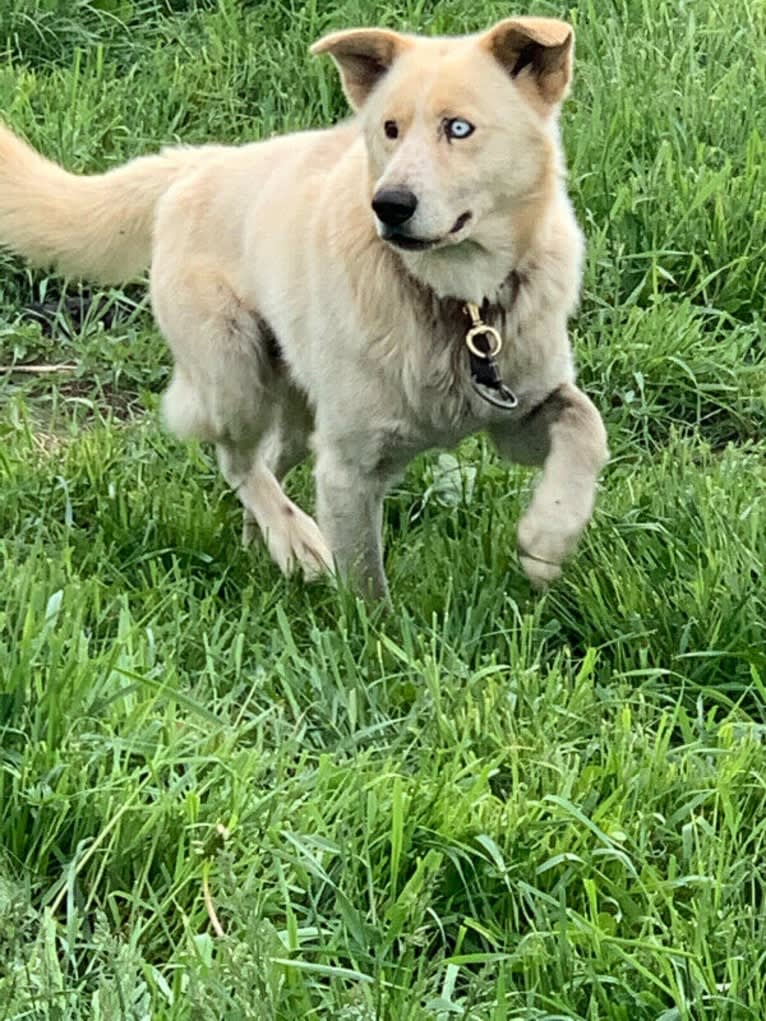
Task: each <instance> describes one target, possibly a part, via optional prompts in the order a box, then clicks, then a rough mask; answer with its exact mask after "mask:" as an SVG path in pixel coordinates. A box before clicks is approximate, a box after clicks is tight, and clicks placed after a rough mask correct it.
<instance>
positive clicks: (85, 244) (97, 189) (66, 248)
mask: <svg viewBox="0 0 766 1021" xmlns="http://www.w3.org/2000/svg"><path fill="white" fill-rule="evenodd" d="M199 153H200V150H199V149H166V150H163V152H162V153H160V155H158V156H142V157H139V158H138V159H135V160H132V161H131V162H130V163H126V164H125V165H124V166H122V167H117V168H116V169H115V170H110V171H109V172H108V173H106V174H94V175H93V176H84V177H83V176H79V175H77V174H70V173H68V171H66V170H64V169H63V168H62V167H59V166H57V165H56V164H55V163H51V162H50V160H47V159H46V158H45V157H44V156H41V155H40V154H39V153H38V152H35V150H34V149H32V148H31V147H30V146H28V145H27V144H26V142H23V141H22V140H21V139H20V138H17V137H16V135H14V134H13V132H11V131H9V130H8V129H7V128H5V127H3V126H2V125H0V245H2V246H5V247H7V248H10V249H12V250H13V251H14V252H17V253H18V254H19V255H23V256H24V257H25V258H26V259H28V260H29V261H30V262H33V263H35V264H37V265H38V266H55V267H56V269H57V270H59V271H60V272H61V273H64V274H67V275H71V276H82V277H87V278H88V279H91V280H97V281H99V282H101V283H119V282H120V281H124V280H129V279H130V278H131V277H134V276H136V275H137V274H138V273H140V272H141V271H142V270H143V269H145V268H146V267H147V266H148V264H149V262H150V260H151V242H152V224H153V220H154V207H155V205H156V203H157V200H158V199H159V198H160V196H161V195H162V194H163V192H165V191H166V190H167V189H168V188H169V187H170V185H171V184H172V183H173V181H174V180H176V178H177V177H179V176H180V175H181V174H182V173H183V172H184V170H186V169H188V168H189V167H190V166H193V165H194V164H195V163H196V162H197V160H198V159H199Z"/></svg>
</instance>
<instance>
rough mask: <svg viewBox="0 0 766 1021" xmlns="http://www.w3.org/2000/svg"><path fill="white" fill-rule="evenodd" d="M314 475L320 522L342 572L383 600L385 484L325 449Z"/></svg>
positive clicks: (367, 593) (385, 587) (319, 453)
mask: <svg viewBox="0 0 766 1021" xmlns="http://www.w3.org/2000/svg"><path fill="white" fill-rule="evenodd" d="M317 446H319V445H317ZM315 476H316V484H317V519H318V521H319V523H320V524H319V527H320V529H321V530H322V534H323V535H324V536H325V539H326V540H327V542H328V544H329V546H330V550H331V551H332V554H333V558H334V560H335V564H336V568H337V570H338V572H339V573H340V575H341V576H342V577H343V578H345V579H347V580H348V581H350V582H351V584H352V585H354V586H355V587H356V588H358V589H359V590H360V591H361V592H362V593H363V594H364V595H365V596H367V597H368V598H371V599H382V598H384V597H385V596H386V595H387V593H388V584H387V582H386V575H385V571H384V570H383V548H382V542H383V537H382V530H383V497H384V495H385V490H386V486H385V483H384V482H383V481H382V480H381V479H380V478H379V477H377V476H376V475H375V474H371V473H369V472H365V471H364V470H362V469H360V468H359V467H358V466H357V465H354V464H353V463H351V462H349V461H348V460H346V459H344V458H343V457H342V455H340V454H339V452H338V451H336V450H334V449H327V448H324V449H323V448H321V447H320V448H319V449H318V450H317V460H316V469H315Z"/></svg>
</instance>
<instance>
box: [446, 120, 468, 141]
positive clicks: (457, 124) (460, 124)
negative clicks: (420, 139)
mask: <svg viewBox="0 0 766 1021" xmlns="http://www.w3.org/2000/svg"><path fill="white" fill-rule="evenodd" d="M444 130H445V131H446V133H447V138H468V136H469V135H472V134H473V132H474V126H473V124H471V122H470V121H466V120H463V118H462V117H449V118H448V119H447V120H446V121H445V122H444Z"/></svg>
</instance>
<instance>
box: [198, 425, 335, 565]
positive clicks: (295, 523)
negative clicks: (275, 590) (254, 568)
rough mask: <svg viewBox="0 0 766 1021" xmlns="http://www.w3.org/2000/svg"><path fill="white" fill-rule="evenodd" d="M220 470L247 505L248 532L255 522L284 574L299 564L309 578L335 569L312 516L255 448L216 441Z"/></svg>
mask: <svg viewBox="0 0 766 1021" xmlns="http://www.w3.org/2000/svg"><path fill="white" fill-rule="evenodd" d="M216 453H217V455H218V464H219V466H220V468H221V473H222V474H223V477H224V478H225V479H226V481H227V482H228V483H229V485H230V486H231V488H232V489H233V490H234V491H235V492H236V494H237V496H238V497H239V499H240V501H241V503H242V505H243V507H244V508H245V524H244V529H245V532H244V534H245V536H247V534H248V525H249V523H250V522H255V523H256V524H257V525H258V527H259V528H260V530H261V534H262V535H263V537H264V540H265V542H266V545H267V547H268V550H269V553H270V554H271V556H272V558H273V559H274V561H275V562H276V563H277V565H278V566H279V568H280V570H281V571H282V572H283V573H284V574H290V573H291V572H292V571H293V570H294V569H295V568H296V567H297V568H300V570H301V571H302V572H303V574H304V576H305V577H306V578H307V579H313V578H316V577H318V576H319V575H321V574H323V573H325V572H327V571H330V570H332V554H331V553H330V550H329V548H328V546H327V543H326V542H325V540H324V538H323V537H322V533H321V532H320V531H319V528H318V526H317V524H316V522H315V521H314V520H313V518H311V517H309V515H308V514H305V513H304V512H303V511H302V510H301V509H300V507H298V506H296V504H294V503H293V502H292V500H290V499H288V497H287V496H286V495H285V493H284V491H283V489H282V487H281V486H280V484H279V482H278V481H277V479H276V477H275V476H274V474H273V472H271V471H270V469H269V468H268V467H267V466H266V464H265V463H264V461H263V460H262V459H261V458H260V457H259V455H258V454H257V452H254V451H253V450H252V448H250V449H248V448H247V447H239V446H236V445H234V444H232V443H230V442H228V443H227V442H223V443H217V444H216Z"/></svg>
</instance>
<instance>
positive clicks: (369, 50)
mask: <svg viewBox="0 0 766 1021" xmlns="http://www.w3.org/2000/svg"><path fill="white" fill-rule="evenodd" d="M411 45H412V44H411V42H410V41H409V39H407V38H406V37H405V36H402V35H399V34H398V33H397V32H388V31H386V30H385V29H382V28H352V29H350V30H349V31H347V32H333V33H332V35H326V36H324V38H322V39H320V40H319V41H318V42H315V43H314V45H313V46H312V47H311V52H312V53H313V54H314V55H316V54H319V53H329V54H330V56H331V57H332V58H333V60H334V61H335V63H336V64H337V65H338V68H339V69H340V75H341V79H342V81H343V91H344V92H345V93H346V96H347V97H348V101H349V103H350V104H351V106H352V107H353V109H354V110H358V109H359V107H360V106H362V104H363V103H364V101H365V100H366V99H367V97H368V96H369V94H370V93H371V92H372V90H373V89H374V88H375V86H376V85H377V84H378V82H379V81H380V79H381V78H382V77H383V75H384V74H385V73H386V71H388V70H389V68H390V67H391V65H392V64H393V62H394V61H395V60H396V58H397V57H398V56H399V55H400V54H401V53H402V51H403V50H405V49H407V48H408V47H409V46H411Z"/></svg>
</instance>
